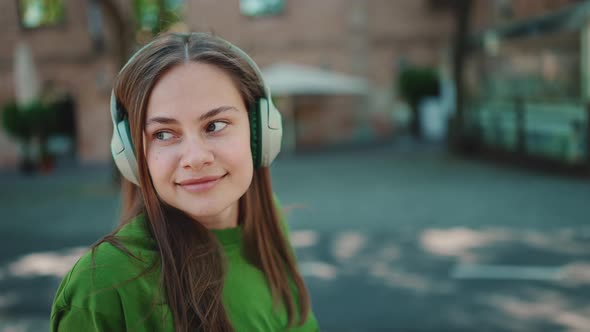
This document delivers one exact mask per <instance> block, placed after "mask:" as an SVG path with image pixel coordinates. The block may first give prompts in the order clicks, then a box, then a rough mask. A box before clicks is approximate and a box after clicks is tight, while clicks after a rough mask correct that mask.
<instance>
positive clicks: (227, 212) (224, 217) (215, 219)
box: [193, 202, 239, 229]
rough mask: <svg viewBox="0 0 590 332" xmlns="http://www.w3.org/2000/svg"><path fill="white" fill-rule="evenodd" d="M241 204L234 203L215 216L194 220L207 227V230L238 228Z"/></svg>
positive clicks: (200, 217)
mask: <svg viewBox="0 0 590 332" xmlns="http://www.w3.org/2000/svg"><path fill="white" fill-rule="evenodd" d="M238 216H239V204H238V202H235V203H233V204H232V205H230V206H228V207H227V208H225V209H224V210H222V211H221V212H219V213H218V214H216V215H213V216H206V217H203V216H199V217H194V216H193V219H195V220H198V222H199V223H200V224H201V225H203V226H205V227H206V228H207V229H225V228H234V227H237V226H238Z"/></svg>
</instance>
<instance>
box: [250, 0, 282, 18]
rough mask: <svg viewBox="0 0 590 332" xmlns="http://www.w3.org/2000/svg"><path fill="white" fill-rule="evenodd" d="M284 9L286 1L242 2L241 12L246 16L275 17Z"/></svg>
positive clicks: (262, 0)
mask: <svg viewBox="0 0 590 332" xmlns="http://www.w3.org/2000/svg"><path fill="white" fill-rule="evenodd" d="M284 9H285V1H284V0H240V11H241V12H242V14H244V15H246V16H254V17H261V16H274V15H279V14H281V13H282V12H283V10H284Z"/></svg>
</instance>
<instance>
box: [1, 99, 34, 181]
mask: <svg viewBox="0 0 590 332" xmlns="http://www.w3.org/2000/svg"><path fill="white" fill-rule="evenodd" d="M2 125H3V127H4V130H5V131H6V132H7V133H8V134H9V135H10V136H12V137H13V138H15V139H16V140H18V141H20V144H21V162H20V165H19V168H20V170H21V171H23V172H24V173H31V172H32V171H33V170H34V169H35V163H34V160H33V156H32V153H31V139H32V137H33V128H32V125H31V121H30V119H29V118H28V113H27V112H26V111H25V110H24V109H23V108H22V107H19V106H18V105H17V104H16V102H14V101H11V102H8V103H7V104H5V105H4V106H3V107H2Z"/></svg>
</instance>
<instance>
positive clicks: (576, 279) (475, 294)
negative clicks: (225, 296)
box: [0, 143, 590, 332]
mask: <svg viewBox="0 0 590 332" xmlns="http://www.w3.org/2000/svg"><path fill="white" fill-rule="evenodd" d="M273 177H274V185H275V191H276V192H277V194H278V195H279V197H280V198H281V201H282V202H283V205H285V206H287V207H289V208H290V209H291V212H290V213H289V221H290V227H291V232H292V241H293V243H294V245H295V246H296V248H297V255H298V257H299V261H300V265H301V269H302V271H303V273H304V275H305V278H306V280H307V284H308V287H309V290H310V293H311V295H312V300H313V305H314V311H315V313H316V316H317V317H318V320H319V321H320V324H321V326H322V331H328V332H330V331H338V332H346V331H415V332H417V331H475V330H477V331H590V301H589V300H588V299H589V298H590V241H589V240H590V220H589V218H588V211H589V208H588V206H589V204H588V203H589V201H590V181H589V180H581V179H575V178H568V177H563V176H561V177H560V176H556V175H547V174H542V173H536V172H534V171H530V170H523V169H514V168H509V167H500V166H497V165H493V164H490V163H485V162H481V161H468V160H459V159H454V158H451V157H450V156H448V155H446V154H445V153H442V152H440V151H438V150H436V149H425V148H416V147H415V146H411V145H403V146H401V145H400V144H397V143H396V144H392V145H391V146H382V147H378V148H363V149H360V148H359V149H354V150H346V151H333V152H329V153H313V154H305V155H299V156H297V157H289V156H287V157H285V156H283V157H282V158H281V159H280V160H278V161H277V163H276V164H275V166H273ZM0 181H1V185H0V216H2V217H1V220H0V253H1V254H0V332H2V331H6V332H8V331H12V332H14V331H46V330H47V318H48V315H49V307H50V304H51V300H52V297H53V294H54V292H55V289H56V287H57V285H58V283H59V281H60V279H59V277H58V276H59V275H60V273H62V271H63V270H66V269H67V268H68V267H69V266H71V264H72V261H73V260H75V259H76V257H77V255H78V254H79V250H83V249H84V247H86V246H88V245H90V244H91V243H92V242H94V241H95V240H96V239H98V237H100V236H101V235H102V234H104V233H106V232H107V231H109V230H110V229H111V228H112V227H113V225H114V221H115V220H116V216H117V210H118V194H117V189H116V188H115V187H114V186H112V184H111V183H112V182H111V174H110V172H109V169H108V168H104V167H94V168H85V169H73V168H66V169H61V170H58V171H56V172H55V173H54V174H52V175H51V176H36V177H32V178H23V177H21V176H18V175H17V174H14V173H10V172H5V173H2V174H0ZM80 248H81V249H80Z"/></svg>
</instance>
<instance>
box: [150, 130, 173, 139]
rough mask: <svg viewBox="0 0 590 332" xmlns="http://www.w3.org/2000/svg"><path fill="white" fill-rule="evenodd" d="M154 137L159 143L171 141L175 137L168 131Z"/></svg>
mask: <svg viewBox="0 0 590 332" xmlns="http://www.w3.org/2000/svg"><path fill="white" fill-rule="evenodd" d="M154 137H155V138H156V139H157V140H158V141H167V140H169V139H171V138H172V137H173V135H172V134H171V133H169V132H166V131H159V132H157V133H155V134H154Z"/></svg>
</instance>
